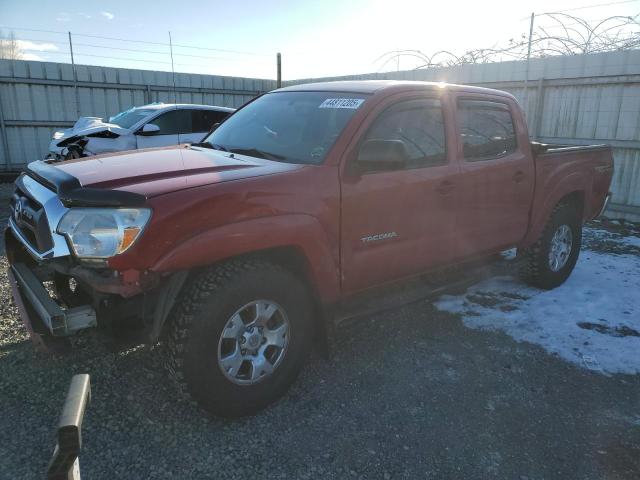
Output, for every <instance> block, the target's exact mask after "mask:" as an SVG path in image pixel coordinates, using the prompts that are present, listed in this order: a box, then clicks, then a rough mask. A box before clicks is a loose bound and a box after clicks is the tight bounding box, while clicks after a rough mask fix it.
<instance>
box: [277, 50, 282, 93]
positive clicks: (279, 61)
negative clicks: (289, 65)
mask: <svg viewBox="0 0 640 480" xmlns="http://www.w3.org/2000/svg"><path fill="white" fill-rule="evenodd" d="M276 61H277V65H278V66H277V68H278V74H277V75H278V78H277V80H276V87H277V88H280V87H282V55H281V54H280V52H278V54H277V55H276Z"/></svg>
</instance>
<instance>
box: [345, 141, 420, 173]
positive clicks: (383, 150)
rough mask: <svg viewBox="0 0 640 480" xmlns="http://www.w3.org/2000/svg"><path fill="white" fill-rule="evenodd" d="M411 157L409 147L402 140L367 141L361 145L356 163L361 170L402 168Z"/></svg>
mask: <svg viewBox="0 0 640 480" xmlns="http://www.w3.org/2000/svg"><path fill="white" fill-rule="evenodd" d="M408 159H409V154H408V153H407V147H406V145H405V144H404V142H403V141H402V140H378V139H372V140H367V141H365V142H364V143H363V144H362V145H361V146H360V151H359V152H358V158H357V159H356V163H357V164H358V165H359V166H360V167H361V170H365V171H369V170H400V169H402V168H404V166H405V165H406V163H407V160H408Z"/></svg>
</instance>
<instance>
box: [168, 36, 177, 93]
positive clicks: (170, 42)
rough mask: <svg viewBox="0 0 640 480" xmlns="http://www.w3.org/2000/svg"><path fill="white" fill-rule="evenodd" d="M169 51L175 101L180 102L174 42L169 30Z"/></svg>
mask: <svg viewBox="0 0 640 480" xmlns="http://www.w3.org/2000/svg"><path fill="white" fill-rule="evenodd" d="M169 52H170V53H171V76H172V77H173V103H174V104H175V103H178V94H177V93H176V70H175V69H174V68H173V42H172V41H171V32H169Z"/></svg>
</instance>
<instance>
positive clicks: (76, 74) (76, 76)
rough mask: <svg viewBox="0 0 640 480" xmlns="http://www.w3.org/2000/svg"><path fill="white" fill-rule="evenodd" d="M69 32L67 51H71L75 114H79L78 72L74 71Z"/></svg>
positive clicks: (74, 64)
mask: <svg viewBox="0 0 640 480" xmlns="http://www.w3.org/2000/svg"><path fill="white" fill-rule="evenodd" d="M67 33H68V34H69V52H70V53H71V68H72V69H73V93H74V96H75V99H76V115H77V116H78V117H79V116H80V99H79V97H78V72H77V71H76V62H75V60H74V58H73V42H72V41H71V32H67Z"/></svg>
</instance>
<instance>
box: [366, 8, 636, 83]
mask: <svg viewBox="0 0 640 480" xmlns="http://www.w3.org/2000/svg"><path fill="white" fill-rule="evenodd" d="M639 18H640V14H638V15H635V16H633V17H624V16H614V17H609V18H606V19H604V20H602V21H599V22H595V23H593V22H592V23H589V22H588V21H587V20H584V19H581V18H579V17H575V16H573V15H568V14H566V13H544V14H540V15H537V16H536V19H546V20H548V22H547V23H548V25H546V26H540V27H538V28H536V29H535V31H534V32H533V35H532V37H531V58H542V57H547V56H551V55H578V54H585V53H600V52H611V51H619V50H631V49H636V48H640V22H639ZM554 31H557V32H558V33H554ZM528 45H529V38H528V36H527V35H525V34H523V35H522V36H520V37H519V38H512V39H509V40H508V41H506V42H505V43H504V44H503V45H502V46H500V45H497V46H494V47H492V48H479V49H475V50H468V51H466V52H464V53H463V54H460V55H456V54H454V53H452V52H449V51H446V50H441V51H438V52H435V53H433V54H431V55H429V54H426V53H424V52H422V51H420V50H393V51H390V52H386V53H385V54H383V55H381V56H380V57H378V58H377V59H376V60H375V62H374V63H376V64H380V68H379V69H378V71H381V70H382V69H383V68H384V67H385V66H386V65H387V64H389V63H391V62H397V61H398V59H399V58H401V57H404V58H411V59H413V60H418V61H419V63H418V66H417V67H415V69H419V68H428V67H449V66H455V65H465V64H473V63H491V62H499V61H504V60H524V59H526V58H527V49H528Z"/></svg>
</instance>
